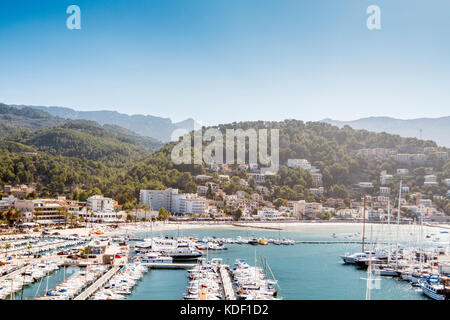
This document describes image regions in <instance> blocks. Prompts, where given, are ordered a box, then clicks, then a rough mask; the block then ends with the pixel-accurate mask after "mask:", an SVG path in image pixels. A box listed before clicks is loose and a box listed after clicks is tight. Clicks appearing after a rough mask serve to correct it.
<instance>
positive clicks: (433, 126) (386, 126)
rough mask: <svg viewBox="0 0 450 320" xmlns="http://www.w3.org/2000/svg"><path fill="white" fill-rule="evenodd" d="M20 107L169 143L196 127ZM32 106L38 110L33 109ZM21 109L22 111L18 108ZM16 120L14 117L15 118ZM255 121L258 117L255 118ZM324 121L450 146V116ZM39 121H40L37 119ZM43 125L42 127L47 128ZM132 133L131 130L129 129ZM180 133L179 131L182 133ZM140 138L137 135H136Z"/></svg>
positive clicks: (189, 121)
mask: <svg viewBox="0 0 450 320" xmlns="http://www.w3.org/2000/svg"><path fill="white" fill-rule="evenodd" d="M11 106H12V107H16V108H18V109H24V108H28V109H27V110H29V111H27V112H30V113H31V116H34V117H38V118H39V117H42V114H40V113H39V112H42V111H44V112H47V113H49V114H51V115H53V116H54V117H56V118H57V119H59V120H58V121H60V120H62V119H70V120H90V121H95V122H97V123H99V124H101V125H106V126H107V129H108V130H110V131H113V132H116V133H120V134H122V135H123V134H124V132H119V131H123V128H124V129H127V130H130V131H132V132H133V133H137V134H138V135H140V136H143V137H150V138H153V139H156V140H159V141H162V142H169V141H170V139H171V135H172V133H173V132H178V133H180V132H181V133H182V131H177V130H180V129H181V130H188V131H191V130H193V129H194V127H196V123H195V121H194V120H193V119H186V120H184V121H181V122H172V120H171V119H170V118H163V117H156V116H151V115H140V114H135V115H128V114H124V113H119V112H117V111H109V110H98V111H77V110H74V109H71V108H66V107H46V106H25V105H11ZM31 109H33V110H34V111H35V112H31ZM18 112H20V111H18ZM43 118H45V116H44V117H43ZM12 120H14V119H12ZM255 120H256V119H255ZM321 122H325V123H329V124H332V125H336V126H338V127H340V128H342V127H343V126H345V125H348V126H350V127H352V128H353V129H364V130H368V131H372V132H386V133H390V134H398V135H400V136H402V137H415V138H418V139H424V140H433V141H435V142H436V143H437V144H438V145H441V146H445V147H450V116H449V117H441V118H418V119H411V120H402V119H396V118H391V117H367V118H361V119H358V120H352V121H339V120H333V119H324V120H321ZM37 123H39V121H38V122H37ZM47 126H48V125H47V124H44V125H43V127H47ZM127 135H130V132H127ZM179 135H180V134H179ZM133 138H135V139H136V138H137V137H133Z"/></svg>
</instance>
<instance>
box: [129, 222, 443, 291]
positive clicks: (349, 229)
mask: <svg viewBox="0 0 450 320" xmlns="http://www.w3.org/2000/svg"><path fill="white" fill-rule="evenodd" d="M391 229H392V230H391V231H390V232H389V230H387V227H386V226H375V227H374V231H373V233H372V237H373V239H375V240H387V239H389V238H390V239H392V240H394V241H395V240H396V235H397V232H396V229H395V227H394V228H391ZM425 230H426V231H424V235H425V234H426V233H434V234H436V236H439V237H441V239H442V238H443V237H448V235H447V234H439V229H436V228H430V229H425ZM333 232H335V233H336V234H337V238H332V237H331V233H333ZM356 232H361V228H360V226H358V225H348V226H347V225H344V226H339V227H338V228H336V226H332V227H328V226H320V225H314V226H312V225H311V226H306V227H298V228H290V230H289V231H286V230H284V231H282V233H281V237H287V238H291V239H295V240H336V241H339V240H340V241H344V240H360V236H355V235H354V236H352V237H348V238H345V236H348V235H350V234H355V233H356ZM399 234H400V235H399V237H400V240H401V242H402V243H404V244H413V243H416V242H417V241H418V239H419V236H420V232H419V229H418V227H413V226H402V227H401V230H400V233H399ZM163 235H167V236H176V235H177V231H173V232H164V234H163ZM253 235H255V236H264V237H266V238H268V239H269V238H274V239H275V238H278V236H279V232H278V231H266V230H264V231H263V230H258V229H209V230H200V229H193V230H183V231H182V232H180V236H195V237H199V238H201V237H204V236H216V237H218V238H222V237H225V238H229V237H230V238H236V237H237V236H241V237H247V236H253ZM367 235H368V237H369V236H370V228H368V229H367ZM381 235H383V237H381ZM142 236H144V237H145V236H147V237H148V234H147V235H142ZM445 241H446V242H445V243H444V245H447V244H448V240H445ZM431 244H435V243H432V242H431V240H430V241H429V242H428V243H427V244H425V246H430V245H431ZM227 247H228V250H226V251H216V252H214V253H212V252H209V253H208V255H209V258H213V257H218V258H222V259H223V262H226V263H230V264H233V263H234V260H235V259H237V258H243V259H246V260H247V261H248V262H249V263H250V264H251V265H254V263H255V248H256V256H257V260H258V263H259V257H260V256H261V257H263V258H266V259H267V262H268V264H269V265H270V267H271V269H272V271H273V273H274V275H275V277H276V278H277V279H278V282H279V285H280V287H281V291H280V296H281V297H283V298H284V299H365V294H366V280H365V278H366V275H367V274H366V272H364V271H361V270H358V269H357V268H355V267H354V266H352V265H344V264H343V263H342V260H341V259H340V258H339V256H340V255H341V254H343V253H345V252H353V251H355V252H356V251H360V250H361V245H353V244H350V245H349V244H297V245H295V246H275V245H270V244H269V245H267V246H249V245H238V244H228V245H227ZM366 248H367V247H366ZM187 284H188V279H187V277H186V271H185V270H151V271H149V272H148V273H147V274H146V275H145V276H144V277H143V279H142V280H141V281H140V282H139V283H138V284H137V286H136V287H135V290H134V292H133V294H131V295H130V296H129V299H142V300H143V299H182V297H183V294H185V292H186V286H187ZM379 284H380V285H379V287H380V289H377V290H372V293H371V298H372V299H387V300H390V299H402V300H408V299H415V300H421V299H427V298H426V297H425V296H424V295H423V294H422V292H421V290H420V289H417V288H414V287H412V286H411V285H410V284H409V283H408V282H404V281H400V280H397V279H393V278H384V277H382V278H381V280H380V282H379Z"/></svg>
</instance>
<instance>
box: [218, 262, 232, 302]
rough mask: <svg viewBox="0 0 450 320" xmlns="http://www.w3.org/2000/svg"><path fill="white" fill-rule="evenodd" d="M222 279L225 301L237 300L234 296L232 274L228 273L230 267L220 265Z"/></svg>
mask: <svg viewBox="0 0 450 320" xmlns="http://www.w3.org/2000/svg"><path fill="white" fill-rule="evenodd" d="M219 272H220V278H221V279H222V286H223V291H224V293H225V300H236V295H235V294H234V289H233V284H232V282H231V278H230V273H229V272H228V266H225V265H223V264H222V265H220V268H219Z"/></svg>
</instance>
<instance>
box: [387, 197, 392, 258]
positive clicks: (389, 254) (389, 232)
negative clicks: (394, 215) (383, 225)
mask: <svg viewBox="0 0 450 320" xmlns="http://www.w3.org/2000/svg"><path fill="white" fill-rule="evenodd" d="M388 235H389V250H388V263H390V262H391V249H392V248H391V247H392V243H391V199H388Z"/></svg>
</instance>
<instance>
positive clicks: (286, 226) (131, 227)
mask: <svg viewBox="0 0 450 320" xmlns="http://www.w3.org/2000/svg"><path fill="white" fill-rule="evenodd" d="M370 225H371V224H369V223H366V227H369V226H370ZM373 225H374V227H375V229H378V228H383V226H384V227H386V226H387V225H386V224H373ZM393 226H394V224H392V225H391V227H393ZM408 226H409V227H411V226H410V225H400V227H401V228H404V227H408ZM346 227H347V228H348V227H350V228H352V229H354V228H362V223H359V222H302V221H298V222H297V221H296V222H246V223H241V222H236V223H229V222H226V223H223V222H214V223H210V222H161V221H157V222H154V223H153V226H151V224H150V223H149V222H138V223H128V224H122V225H120V226H119V227H118V228H115V229H113V228H111V227H108V226H106V225H101V224H97V225H93V226H92V227H91V226H88V227H86V228H76V229H63V230H57V231H58V232H59V233H60V234H61V235H74V234H77V235H79V236H88V235H90V234H91V235H92V234H93V232H94V231H100V232H101V233H102V234H103V235H110V236H112V235H117V234H130V235H133V234H135V233H140V232H150V230H151V229H153V231H154V232H161V231H171V230H187V229H236V230H239V229H242V230H245V229H248V228H252V229H269V230H270V229H272V230H279V229H280V230H285V231H290V230H298V229H304V230H314V229H334V228H336V231H338V230H339V229H343V228H344V229H345V228H346ZM424 227H425V226H424ZM425 228H426V229H428V228H443V229H449V228H450V226H449V225H431V226H426V227H425ZM55 231H56V230H55Z"/></svg>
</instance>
